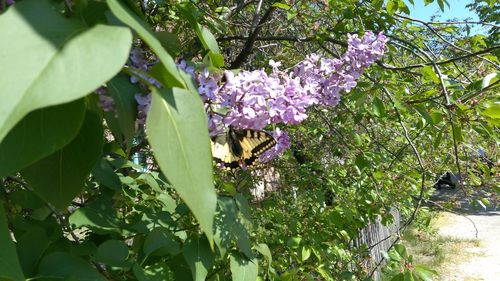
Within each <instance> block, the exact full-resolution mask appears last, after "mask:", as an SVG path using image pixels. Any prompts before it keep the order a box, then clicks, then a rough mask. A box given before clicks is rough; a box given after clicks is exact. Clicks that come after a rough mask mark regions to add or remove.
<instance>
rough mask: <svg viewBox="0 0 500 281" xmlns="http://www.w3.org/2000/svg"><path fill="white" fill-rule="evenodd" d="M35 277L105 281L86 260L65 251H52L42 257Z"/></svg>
mask: <svg viewBox="0 0 500 281" xmlns="http://www.w3.org/2000/svg"><path fill="white" fill-rule="evenodd" d="M37 277H38V278H39V277H51V278H57V279H59V278H61V279H64V280H96V281H101V280H102V281H106V278H104V277H103V276H102V275H101V274H99V272H97V270H96V269H95V268H93V267H92V266H91V265H90V264H89V263H88V262H86V261H85V260H83V259H81V258H77V257H75V256H72V255H70V254H68V253H65V252H54V253H51V254H49V255H48V256H46V257H44V258H43V259H42V261H41V262H40V266H39V271H38V276H37Z"/></svg>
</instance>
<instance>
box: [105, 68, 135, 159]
mask: <svg viewBox="0 0 500 281" xmlns="http://www.w3.org/2000/svg"><path fill="white" fill-rule="evenodd" d="M106 85H107V86H108V92H109V95H110V96H111V97H112V98H113V101H114V109H115V110H116V111H110V112H104V117H105V118H106V123H107V124H108V127H109V128H110V129H111V131H112V132H113V135H114V136H115V139H116V140H117V141H118V142H119V143H120V144H121V145H122V147H123V148H124V149H125V151H126V153H127V154H128V153H129V152H130V149H131V148H132V141H133V140H134V136H135V119H136V118H137V102H136V100H135V97H134V95H135V94H136V93H140V92H141V89H140V87H139V85H138V84H132V83H130V77H129V76H128V75H124V74H119V75H117V76H116V77H114V78H113V79H111V81H109V82H108V83H107V84H106Z"/></svg>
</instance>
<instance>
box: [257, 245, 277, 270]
mask: <svg viewBox="0 0 500 281" xmlns="http://www.w3.org/2000/svg"><path fill="white" fill-rule="evenodd" d="M255 250H257V251H259V253H261V254H262V255H263V256H264V258H266V260H267V263H268V264H269V266H271V264H272V263H273V256H272V255H271V250H269V247H268V246H267V244H264V243H261V244H258V245H257V246H255Z"/></svg>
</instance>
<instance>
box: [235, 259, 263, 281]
mask: <svg viewBox="0 0 500 281" xmlns="http://www.w3.org/2000/svg"><path fill="white" fill-rule="evenodd" d="M230 267H231V276H232V277H233V280H238V281H255V280H257V273H258V272H259V265H258V264H257V259H252V260H248V259H246V258H244V257H240V256H234V255H231V257H230Z"/></svg>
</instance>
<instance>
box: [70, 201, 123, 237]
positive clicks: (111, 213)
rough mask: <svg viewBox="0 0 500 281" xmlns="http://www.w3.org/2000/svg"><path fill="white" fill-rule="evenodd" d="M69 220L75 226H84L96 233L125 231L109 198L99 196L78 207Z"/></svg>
mask: <svg viewBox="0 0 500 281" xmlns="http://www.w3.org/2000/svg"><path fill="white" fill-rule="evenodd" d="M69 222H70V223H71V224H72V225H73V226H74V227H75V228H80V227H85V228H88V229H90V230H92V231H93V232H95V233H97V234H109V233H122V232H123V231H125V229H126V226H124V225H123V224H122V223H121V221H120V219H119V215H118V212H117V211H116V210H115V209H113V207H112V202H111V198H106V197H104V196H101V197H100V198H99V199H98V200H96V201H94V202H92V203H90V204H87V205H86V206H85V207H83V208H78V209H77V210H76V211H75V212H74V213H73V214H71V216H69Z"/></svg>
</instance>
